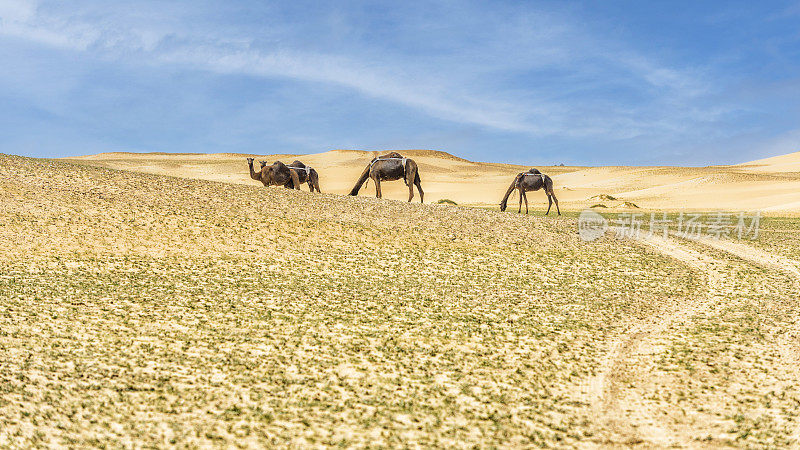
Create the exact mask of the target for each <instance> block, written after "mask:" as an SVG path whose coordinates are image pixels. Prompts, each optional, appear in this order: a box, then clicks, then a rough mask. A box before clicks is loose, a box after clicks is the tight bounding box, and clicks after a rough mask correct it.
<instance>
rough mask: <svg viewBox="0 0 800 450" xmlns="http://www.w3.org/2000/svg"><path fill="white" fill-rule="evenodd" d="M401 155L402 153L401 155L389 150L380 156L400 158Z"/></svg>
mask: <svg viewBox="0 0 800 450" xmlns="http://www.w3.org/2000/svg"><path fill="white" fill-rule="evenodd" d="M402 157H403V155H401V154H400V153H397V152H389V153H387V154H385V155H383V156H381V158H402Z"/></svg>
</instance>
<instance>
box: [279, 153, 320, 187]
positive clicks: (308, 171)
mask: <svg viewBox="0 0 800 450" xmlns="http://www.w3.org/2000/svg"><path fill="white" fill-rule="evenodd" d="M289 169H294V170H295V171H296V172H297V177H298V178H299V179H300V184H303V183H308V189H309V190H310V191H311V192H314V189H316V190H317V192H320V193H321V192H322V191H320V190H319V174H318V173H317V171H316V170H314V168H313V167H311V166H307V165H305V164H303V163H302V162H300V161H298V160H294V162H292V164H290V165H289ZM286 187H293V186H289V185H287V186H286Z"/></svg>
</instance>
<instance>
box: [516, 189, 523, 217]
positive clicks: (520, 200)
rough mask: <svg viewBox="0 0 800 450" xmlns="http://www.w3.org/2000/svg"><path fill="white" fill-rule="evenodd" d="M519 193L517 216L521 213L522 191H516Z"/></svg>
mask: <svg viewBox="0 0 800 450" xmlns="http://www.w3.org/2000/svg"><path fill="white" fill-rule="evenodd" d="M517 190H518V191H519V208H517V214H519V213H521V212H522V189H517Z"/></svg>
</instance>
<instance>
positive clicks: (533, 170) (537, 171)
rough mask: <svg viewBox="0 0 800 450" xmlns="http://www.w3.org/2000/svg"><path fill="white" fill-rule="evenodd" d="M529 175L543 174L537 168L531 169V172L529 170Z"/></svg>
mask: <svg viewBox="0 0 800 450" xmlns="http://www.w3.org/2000/svg"><path fill="white" fill-rule="evenodd" d="M528 173H538V174H541V173H542V172H539V169H537V168H535V167H531V170H529V171H528Z"/></svg>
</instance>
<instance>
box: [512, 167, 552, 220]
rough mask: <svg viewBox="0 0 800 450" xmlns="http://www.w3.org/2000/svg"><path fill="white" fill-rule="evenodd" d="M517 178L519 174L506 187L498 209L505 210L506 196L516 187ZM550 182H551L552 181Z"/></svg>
mask: <svg viewBox="0 0 800 450" xmlns="http://www.w3.org/2000/svg"><path fill="white" fill-rule="evenodd" d="M517 180H519V175H517V176H516V177H514V181H512V182H511V186H509V187H508V190H507V191H506V195H504V196H503V200H501V201H500V211H505V210H506V207H508V197H510V196H511V193H512V192H514V189H516V188H517ZM550 184H552V182H551V183H550Z"/></svg>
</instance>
